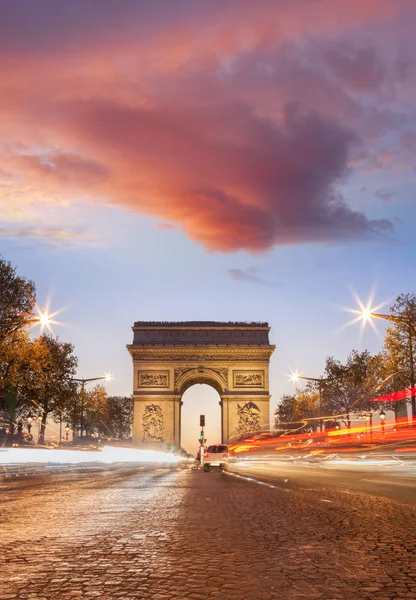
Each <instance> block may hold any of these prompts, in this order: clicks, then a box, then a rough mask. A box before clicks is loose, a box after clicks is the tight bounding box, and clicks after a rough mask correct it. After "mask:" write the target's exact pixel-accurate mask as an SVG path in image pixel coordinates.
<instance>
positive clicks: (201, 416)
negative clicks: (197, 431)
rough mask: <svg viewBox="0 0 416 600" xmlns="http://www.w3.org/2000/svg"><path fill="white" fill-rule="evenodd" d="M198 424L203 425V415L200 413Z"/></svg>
mask: <svg viewBox="0 0 416 600" xmlns="http://www.w3.org/2000/svg"><path fill="white" fill-rule="evenodd" d="M199 426H200V427H205V415H200V416H199Z"/></svg>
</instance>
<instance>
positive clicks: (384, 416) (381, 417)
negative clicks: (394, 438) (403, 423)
mask: <svg viewBox="0 0 416 600" xmlns="http://www.w3.org/2000/svg"><path fill="white" fill-rule="evenodd" d="M379 414H380V423H381V433H382V435H383V437H384V421H385V419H386V413H385V412H384V410H381V411H380V413H379Z"/></svg>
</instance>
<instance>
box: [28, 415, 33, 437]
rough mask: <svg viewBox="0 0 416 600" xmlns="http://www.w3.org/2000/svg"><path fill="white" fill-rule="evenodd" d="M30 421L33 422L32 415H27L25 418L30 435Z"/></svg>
mask: <svg viewBox="0 0 416 600" xmlns="http://www.w3.org/2000/svg"><path fill="white" fill-rule="evenodd" d="M32 422H33V417H32V415H29V416H28V418H27V432H28V434H29V435H30V430H31V429H32Z"/></svg>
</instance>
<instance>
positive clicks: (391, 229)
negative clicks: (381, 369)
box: [0, 0, 416, 451]
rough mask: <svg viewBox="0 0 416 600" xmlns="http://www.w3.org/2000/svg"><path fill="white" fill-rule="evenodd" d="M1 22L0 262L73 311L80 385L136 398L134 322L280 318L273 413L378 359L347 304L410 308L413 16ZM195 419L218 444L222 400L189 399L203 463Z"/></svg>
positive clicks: (203, 7) (195, 391) (409, 5)
mask: <svg viewBox="0 0 416 600" xmlns="http://www.w3.org/2000/svg"><path fill="white" fill-rule="evenodd" d="M0 17H1V18H0V69H1V73H2V76H1V78H0V253H1V255H2V257H3V258H5V259H7V260H10V261H11V262H12V263H13V265H15V266H16V267H17V269H18V272H19V274H21V275H23V276H25V277H27V278H29V279H32V280H34V281H35V283H36V287H37V296H38V304H39V306H41V307H45V306H46V305H47V304H48V303H49V306H50V309H51V310H52V311H58V310H60V311H61V312H60V314H59V316H57V317H56V318H57V320H59V321H60V322H62V325H59V326H56V327H55V330H54V331H55V333H56V334H57V335H59V338H60V339H62V340H64V341H71V342H72V343H73V344H74V345H75V353H76V355H77V356H78V358H79V373H78V374H79V376H81V377H95V376H100V375H101V374H102V373H104V372H105V371H108V370H111V371H112V372H113V373H114V380H113V382H112V383H111V384H109V386H108V392H109V393H111V394H114V395H115V394H117V395H130V394H131V393H132V365H131V359H130V356H129V354H128V352H127V351H126V348H125V347H126V344H128V343H131V340H132V332H131V326H132V325H133V322H134V321H137V320H225V321H228V320H238V321H240V320H248V321H253V320H259V321H268V322H269V324H270V326H271V328H272V329H271V336H270V337H271V341H272V343H274V344H275V345H276V350H275V354H274V356H273V358H272V361H271V377H270V389H271V393H272V400H271V407H272V409H274V407H275V406H276V403H277V402H278V400H279V398H280V396H281V395H282V394H283V393H288V392H290V391H293V385H292V383H291V382H290V381H289V378H288V373H289V372H290V370H291V369H292V370H298V371H299V372H301V373H303V374H304V375H307V376H311V377H316V376H319V375H321V374H322V373H323V370H324V365H325V358H326V357H327V356H328V355H332V356H335V357H336V358H339V359H340V360H343V359H345V357H346V356H347V355H348V354H349V352H350V351H351V350H352V349H353V348H357V349H364V348H368V349H369V350H370V351H372V352H376V351H377V350H379V349H380V347H381V345H382V337H383V331H384V329H383V327H384V325H383V323H378V324H377V330H378V331H377V332H374V331H373V330H371V329H368V330H366V331H364V332H360V327H359V325H358V324H355V325H351V326H350V327H343V326H344V325H345V324H346V323H348V321H350V320H351V318H353V315H351V313H348V312H346V311H345V310H343V308H342V307H349V308H353V309H354V308H357V297H358V298H360V299H361V300H362V301H363V302H364V303H366V302H367V300H368V299H369V297H370V295H371V294H373V297H374V301H373V302H374V305H378V304H380V303H386V305H385V309H386V310H388V306H389V304H391V303H392V301H393V300H394V298H395V297H396V296H397V295H398V294H399V293H407V292H415V291H416V290H415V283H414V282H415V281H416V277H415V275H416V242H415V236H414V227H413V224H414V220H415V216H416V207H415V191H416V190H415V188H416V185H415V167H416V158H415V150H416V116H415V106H416V103H415V90H416V71H415V67H416V65H415V60H416V58H415V57H416V48H415V40H414V22H415V19H416V3H415V2H414V0H349V1H348V2H345V1H344V0H273V1H272V0H227V1H226V2H225V1H224V0H211V1H210V2H205V1H203V0H158V2H154V1H153V0H121V1H120V2H113V1H112V0H72V2H56V0H21V1H20V2H17V3H10V2H9V1H8V0H0ZM213 394H214V396H213ZM193 411H195V414H199V413H203V412H204V411H205V412H206V413H207V415H208V417H209V419H210V422H211V423H217V424H216V425H215V427H214V429H213V430H212V432H211V433H210V435H211V439H210V440H209V441H214V439H215V438H217V437H218V436H219V430H218V428H219V407H218V405H217V398H216V397H215V392H213V390H210V389H206V388H205V386H195V387H193V388H191V390H189V391H188V392H187V395H186V398H184V419H185V417H186V419H185V420H188V421H189V422H190V424H189V441H187V442H186V444H188V448H189V449H190V450H192V451H193V450H194V448H193V447H192V444H193V442H192V441H191V440H193V439H194V438H195V439H196V438H197V436H198V423H195V430H194V429H193V428H192V426H191V421H192V420H193V419H194V416H193ZM215 441H218V440H217V439H215Z"/></svg>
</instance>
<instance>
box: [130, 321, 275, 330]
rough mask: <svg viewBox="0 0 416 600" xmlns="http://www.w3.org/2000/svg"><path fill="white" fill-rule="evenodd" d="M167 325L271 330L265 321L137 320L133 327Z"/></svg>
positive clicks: (177, 327) (160, 326)
mask: <svg viewBox="0 0 416 600" xmlns="http://www.w3.org/2000/svg"><path fill="white" fill-rule="evenodd" d="M166 327H168V328H169V329H191V328H197V329H200V328H206V327H207V328H209V329H224V327H227V328H238V329H241V328H242V329H246V328H247V327H250V328H255V329H268V330H270V327H269V324H268V323H267V322H263V321H250V322H245V321H136V322H135V323H134V325H133V327H132V329H135V328H139V329H150V328H151V329H153V328H157V329H164V328H166Z"/></svg>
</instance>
